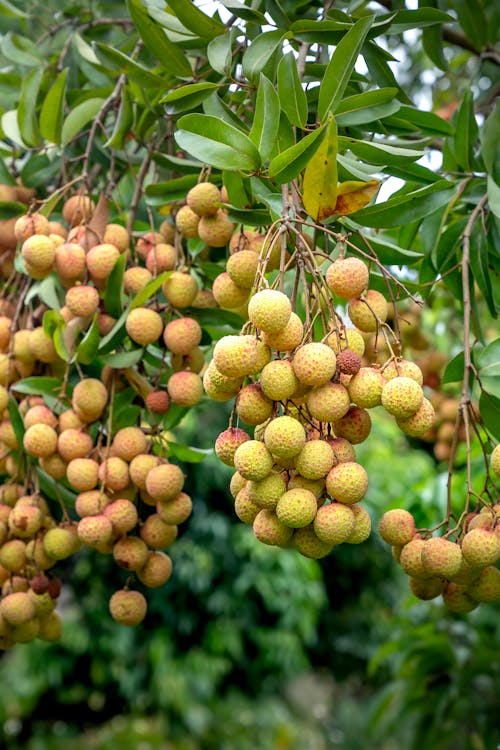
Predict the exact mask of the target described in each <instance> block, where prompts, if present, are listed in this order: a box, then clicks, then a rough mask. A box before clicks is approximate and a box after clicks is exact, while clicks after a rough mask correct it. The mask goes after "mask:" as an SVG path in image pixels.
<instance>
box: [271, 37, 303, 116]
mask: <svg viewBox="0 0 500 750" xmlns="http://www.w3.org/2000/svg"><path fill="white" fill-rule="evenodd" d="M278 96H279V103H280V105H281V109H282V110H283V112H285V114H286V116H287V117H288V120H289V121H290V123H291V124H292V125H297V126H298V127H299V128H303V127H304V125H305V124H306V122H307V96H306V92H305V91H304V89H303V88H302V85H301V83H300V78H299V72H298V70H297V61H296V59H295V56H294V55H293V53H292V52H289V53H288V54H286V55H284V57H282V58H281V60H280V62H279V65H278Z"/></svg>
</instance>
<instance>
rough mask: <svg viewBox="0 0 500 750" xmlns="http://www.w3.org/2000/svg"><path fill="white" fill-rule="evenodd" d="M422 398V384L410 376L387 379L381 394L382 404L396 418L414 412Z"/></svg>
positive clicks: (405, 416) (408, 415) (403, 417)
mask: <svg viewBox="0 0 500 750" xmlns="http://www.w3.org/2000/svg"><path fill="white" fill-rule="evenodd" d="M423 398H424V392H423V390H422V386H420V385H419V384H418V383H417V382H416V381H415V380H412V378H405V377H397V378H393V379H392V380H389V382H388V383H386V384H385V385H384V387H383V389H382V394H381V401H382V406H383V407H384V409H385V410H386V411H387V412H389V414H392V415H393V416H394V417H396V418H397V419H406V418H408V417H411V416H412V414H415V412H416V411H417V409H419V408H420V406H421V404H422V401H423Z"/></svg>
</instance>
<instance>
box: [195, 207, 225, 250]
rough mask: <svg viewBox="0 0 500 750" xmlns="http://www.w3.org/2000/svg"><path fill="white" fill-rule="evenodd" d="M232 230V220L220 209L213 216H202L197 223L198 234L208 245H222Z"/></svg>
mask: <svg viewBox="0 0 500 750" xmlns="http://www.w3.org/2000/svg"><path fill="white" fill-rule="evenodd" d="M233 232H234V224H233V222H232V221H229V219H228V218H227V216H226V214H225V212H224V211H221V210H220V209H218V210H217V213H216V214H215V215H214V216H203V217H202V218H201V219H200V221H199V224H198V236H199V238H200V240H203V242H204V243H205V244H206V245H208V247H224V245H227V243H228V242H229V240H230V239H231V235H232V234H233Z"/></svg>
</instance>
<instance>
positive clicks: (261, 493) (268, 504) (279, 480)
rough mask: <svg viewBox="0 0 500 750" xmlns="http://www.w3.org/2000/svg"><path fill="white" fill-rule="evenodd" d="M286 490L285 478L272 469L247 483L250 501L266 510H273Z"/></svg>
mask: <svg viewBox="0 0 500 750" xmlns="http://www.w3.org/2000/svg"><path fill="white" fill-rule="evenodd" d="M290 489H293V488H290ZM286 490H287V485H286V482H285V480H284V479H283V477H282V476H281V474H278V472H276V471H272V472H271V473H270V474H268V476H267V477H264V479H261V480H260V481H259V482H248V485H247V492H248V497H249V499H250V500H251V501H252V503H255V504H256V505H258V506H259V508H267V509H268V510H275V508H276V505H277V503H278V500H279V499H280V497H281V496H282V495H283V494H284V493H285V492H286Z"/></svg>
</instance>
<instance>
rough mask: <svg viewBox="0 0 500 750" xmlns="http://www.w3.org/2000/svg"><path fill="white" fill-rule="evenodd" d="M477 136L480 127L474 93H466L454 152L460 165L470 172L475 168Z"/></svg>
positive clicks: (460, 113) (459, 113)
mask: <svg viewBox="0 0 500 750" xmlns="http://www.w3.org/2000/svg"><path fill="white" fill-rule="evenodd" d="M477 135H478V127H477V122H476V118H475V117H474V97H473V95H472V91H466V92H465V94H464V96H463V99H462V102H461V104H460V107H459V109H458V112H457V117H456V121H455V136H454V139H453V151H454V154H455V158H456V160H457V162H458V164H459V165H460V166H461V167H463V169H465V170H466V171H468V172H470V171H471V170H472V168H473V167H472V165H473V160H474V144H475V142H476V139H477Z"/></svg>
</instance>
